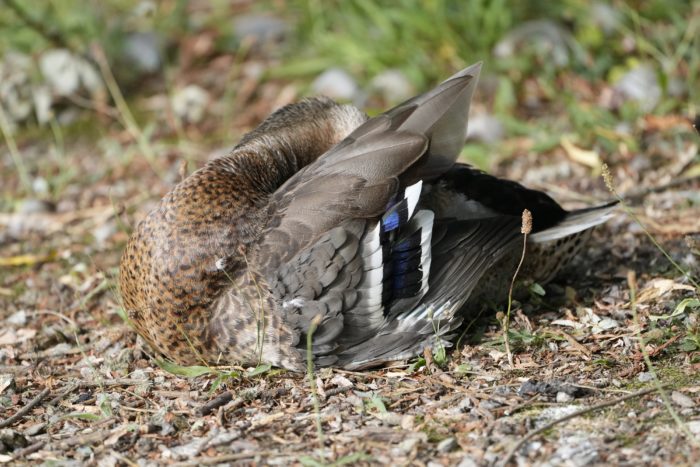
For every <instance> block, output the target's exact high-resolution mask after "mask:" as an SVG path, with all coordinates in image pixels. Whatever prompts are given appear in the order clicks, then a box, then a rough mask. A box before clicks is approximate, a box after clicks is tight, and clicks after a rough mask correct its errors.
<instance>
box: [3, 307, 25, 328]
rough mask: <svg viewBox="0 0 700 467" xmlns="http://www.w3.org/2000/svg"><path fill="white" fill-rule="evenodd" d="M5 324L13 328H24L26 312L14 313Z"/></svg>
mask: <svg viewBox="0 0 700 467" xmlns="http://www.w3.org/2000/svg"><path fill="white" fill-rule="evenodd" d="M5 322H6V323H7V324H11V325H13V326H24V325H25V324H27V312H26V311H25V310H19V311H15V312H14V313H12V314H11V315H10V317H9V318H7V319H6V320H5Z"/></svg>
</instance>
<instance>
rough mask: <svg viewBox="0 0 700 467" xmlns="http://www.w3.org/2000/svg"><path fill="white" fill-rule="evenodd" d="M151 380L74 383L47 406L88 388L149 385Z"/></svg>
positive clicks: (127, 379) (126, 379) (110, 380)
mask: <svg viewBox="0 0 700 467" xmlns="http://www.w3.org/2000/svg"><path fill="white" fill-rule="evenodd" d="M149 382H150V380H148V379H131V378H116V379H109V380H106V381H80V382H78V383H73V384H71V385H70V386H68V387H67V388H66V389H65V390H63V391H62V392H61V393H60V394H58V395H57V396H56V397H54V398H53V399H51V400H50V401H49V403H48V404H47V405H56V404H58V403H59V402H61V400H63V399H64V398H65V397H66V396H68V394H70V393H71V392H73V391H77V390H78V389H87V388H96V387H103V386H107V387H111V386H137V385H139V384H146V383H149Z"/></svg>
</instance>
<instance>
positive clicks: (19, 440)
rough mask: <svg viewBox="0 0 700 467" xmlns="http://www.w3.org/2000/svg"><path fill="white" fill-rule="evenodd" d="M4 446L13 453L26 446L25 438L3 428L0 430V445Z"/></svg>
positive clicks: (14, 431) (16, 432)
mask: <svg viewBox="0 0 700 467" xmlns="http://www.w3.org/2000/svg"><path fill="white" fill-rule="evenodd" d="M2 444H4V445H5V447H7V449H8V450H10V451H14V450H16V449H21V448H23V447H25V446H27V444H28V442H27V438H26V437H25V436H24V435H23V434H22V433H20V432H19V431H17V430H13V429H11V428H5V429H2V430H0V445H2Z"/></svg>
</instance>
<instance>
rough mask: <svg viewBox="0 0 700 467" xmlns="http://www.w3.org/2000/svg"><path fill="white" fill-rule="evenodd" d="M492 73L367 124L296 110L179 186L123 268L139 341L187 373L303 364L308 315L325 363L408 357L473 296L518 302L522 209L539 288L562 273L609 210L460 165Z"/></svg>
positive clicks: (449, 84)
mask: <svg viewBox="0 0 700 467" xmlns="http://www.w3.org/2000/svg"><path fill="white" fill-rule="evenodd" d="M479 69H480V65H476V66H472V67H470V68H467V69H465V70H463V71H462V72H460V73H458V74H456V75H455V76H453V77H452V78H450V79H448V80H447V81H445V82H444V83H442V84H441V85H440V86H438V87H437V88H436V89H434V90H433V91H430V92H428V93H426V94H424V95H421V96H418V97H416V98H414V99H412V100H410V101H408V102H406V103H404V104H402V105H400V106H398V107H396V108H394V109H392V110H391V111H389V112H387V113H385V114H383V115H381V116H379V117H376V118H373V119H369V120H368V119H367V117H366V116H365V115H364V114H363V113H361V112H360V111H359V110H357V109H355V108H354V107H351V106H341V105H338V104H336V103H334V102H332V101H330V100H327V99H310V100H306V101H303V102H301V103H299V104H293V105H290V106H287V107H285V108H283V109H281V110H279V111H277V112H275V113H274V114H273V115H271V116H270V117H269V118H268V119H267V120H266V121H265V122H264V123H263V124H262V125H261V126H260V127H258V128H257V129H256V130H254V131H253V132H252V133H250V134H248V135H247V136H246V137H244V138H243V140H242V141H241V143H240V144H239V145H238V146H236V148H234V150H233V151H232V153H231V154H230V155H228V156H225V157H222V158H219V159H217V160H214V161H212V162H210V163H209V164H207V165H206V166H205V167H203V168H202V169H200V170H198V171H197V172H195V173H193V174H192V175H191V176H189V177H188V178H187V179H186V180H184V181H183V182H182V183H180V184H179V185H177V186H176V187H175V188H174V189H173V190H172V191H171V192H170V193H169V194H168V195H167V196H166V197H165V198H164V199H163V200H162V201H161V204H160V205H159V207H158V208H157V209H156V210H154V211H152V212H151V213H150V214H149V215H148V216H147V217H146V219H144V220H143V221H142V222H141V223H140V224H139V226H138V227H137V229H136V232H135V233H134V235H133V236H132V238H131V239H130V241H129V243H128V245H127V248H126V251H125V252H124V255H123V257H122V263H121V276H120V281H121V284H120V285H121V292H122V296H123V299H124V306H125V308H126V310H127V312H128V314H129V317H130V319H131V321H132V322H133V324H134V326H135V327H136V329H137V331H138V332H139V333H140V334H141V335H142V336H143V337H144V338H145V339H146V340H147V341H148V342H149V343H150V344H151V345H152V346H153V347H154V348H155V349H156V350H158V351H159V352H161V353H163V354H164V355H166V356H167V357H169V358H171V359H173V360H175V361H176V362H178V363H181V364H193V363H201V362H203V361H205V362H207V363H219V364H233V363H238V364H255V363H259V362H266V363H270V364H273V365H276V366H281V367H285V368H289V369H292V370H301V369H303V368H304V367H305V356H306V345H307V334H308V333H309V330H310V328H311V327H312V321H313V323H314V324H313V327H314V328H315V331H313V334H312V338H313V347H312V351H313V356H314V362H315V363H316V364H317V365H333V366H342V367H346V368H364V367H369V366H373V365H377V364H381V363H383V362H386V361H391V360H398V359H403V358H408V357H411V356H413V355H416V354H417V353H419V352H421V351H422V350H423V348H425V347H427V346H430V345H434V344H435V343H437V342H439V341H443V340H446V339H448V338H449V337H450V336H451V334H452V333H453V331H454V330H455V329H456V328H457V327H458V326H459V325H460V323H461V316H460V314H459V313H458V311H459V310H460V309H461V308H462V307H463V306H464V305H465V303H469V305H470V306H472V305H476V304H477V302H476V301H477V300H482V299H484V298H485V296H489V298H496V299H503V298H505V297H506V293H507V292H506V284H505V281H503V282H504V283H503V284H501V283H499V282H500V281H502V279H501V278H502V277H511V276H512V274H513V272H514V268H513V267H511V263H512V262H513V261H514V258H515V257H516V256H519V252H520V250H519V248H518V245H519V244H520V243H521V242H520V240H521V233H520V228H521V213H522V211H523V209H529V210H530V211H531V212H532V214H533V219H534V226H533V234H532V236H531V238H532V241H533V242H534V243H533V251H541V252H545V254H543V255H540V257H534V258H532V260H531V261H529V263H530V265H531V266H530V270H531V271H530V277H531V278H533V279H537V280H539V281H540V282H546V281H547V280H549V279H551V277H552V276H553V275H554V274H555V273H556V271H557V270H558V269H559V267H560V266H561V265H562V264H563V263H564V262H565V261H564V259H565V257H567V256H571V255H573V254H575V252H576V251H575V250H577V249H578V248H580V245H581V244H582V239H583V238H584V237H585V236H586V235H587V232H589V231H590V228H591V227H593V226H594V225H596V224H599V223H601V222H603V221H604V220H605V219H607V218H608V217H609V216H610V209H611V207H610V206H602V207H600V208H593V209H590V210H584V211H578V212H567V211H565V210H563V209H562V208H561V207H560V206H559V205H558V204H557V203H556V202H555V201H553V200H552V199H551V198H549V197H548V196H547V195H545V194H543V193H540V192H536V191H533V190H527V189H525V188H523V187H522V186H520V185H518V184H516V183H514V182H508V181H504V180H499V179H496V178H494V177H491V176H489V175H486V174H483V173H482V172H479V171H477V170H475V169H473V168H471V167H468V166H466V165H461V164H455V162H454V161H455V159H456V158H457V156H458V154H459V152H460V150H461V147H462V145H463V143H464V139H465V134H466V127H467V125H466V122H467V114H468V111H469V103H470V100H471V96H472V93H473V90H474V88H475V85H476V81H477V78H478V72H479ZM557 242H559V248H558V250H560V251H562V253H566V254H562V255H558V256H556V257H553V256H551V255H550V250H551V249H552V248H553V247H555V246H557ZM562 242H566V243H567V244H571V245H572V248H571V250H570V251H569V248H568V246H567V247H566V248H562V247H561V244H562ZM552 258H554V260H552ZM556 258H561V261H559V260H556ZM542 259H545V260H546V261H545V263H546V264H545V263H543V264H539V263H540V262H541V260H542ZM499 291H502V293H503V296H502V297H491V295H492V294H494V293H498V292H499ZM470 297H471V298H470Z"/></svg>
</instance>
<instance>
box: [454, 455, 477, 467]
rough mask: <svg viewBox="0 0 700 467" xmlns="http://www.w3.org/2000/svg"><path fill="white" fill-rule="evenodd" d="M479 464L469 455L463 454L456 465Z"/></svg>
mask: <svg viewBox="0 0 700 467" xmlns="http://www.w3.org/2000/svg"><path fill="white" fill-rule="evenodd" d="M478 465H479V464H477V463H476V461H475V460H474V459H473V458H472V457H470V456H468V455H467V456H464V457H462V460H461V461H459V464H457V467H477V466H478Z"/></svg>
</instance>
